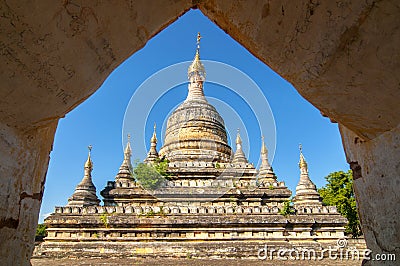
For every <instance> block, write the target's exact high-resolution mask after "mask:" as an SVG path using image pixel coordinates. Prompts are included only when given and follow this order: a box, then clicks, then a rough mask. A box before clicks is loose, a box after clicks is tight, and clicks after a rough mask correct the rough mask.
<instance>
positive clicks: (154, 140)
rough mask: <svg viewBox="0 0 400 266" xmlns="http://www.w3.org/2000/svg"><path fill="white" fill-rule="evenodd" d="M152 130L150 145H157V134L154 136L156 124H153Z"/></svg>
mask: <svg viewBox="0 0 400 266" xmlns="http://www.w3.org/2000/svg"><path fill="white" fill-rule="evenodd" d="M153 128H154V130H153V136H152V137H151V143H155V144H157V134H156V123H155V122H154V127H153Z"/></svg>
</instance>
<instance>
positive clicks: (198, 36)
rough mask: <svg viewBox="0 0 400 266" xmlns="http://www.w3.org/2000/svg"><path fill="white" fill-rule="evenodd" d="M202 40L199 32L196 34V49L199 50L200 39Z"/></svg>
mask: <svg viewBox="0 0 400 266" xmlns="http://www.w3.org/2000/svg"><path fill="white" fill-rule="evenodd" d="M201 38H203V37H202V36H201V35H200V32H198V33H197V49H200V39H201Z"/></svg>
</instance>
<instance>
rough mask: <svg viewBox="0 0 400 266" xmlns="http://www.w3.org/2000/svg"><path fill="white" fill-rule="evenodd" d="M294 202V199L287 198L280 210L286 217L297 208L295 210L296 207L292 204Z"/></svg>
mask: <svg viewBox="0 0 400 266" xmlns="http://www.w3.org/2000/svg"><path fill="white" fill-rule="evenodd" d="M292 203H293V202H292V199H290V200H286V201H285V202H284V203H283V206H282V209H281V210H280V211H279V213H280V214H282V215H283V216H285V217H286V216H288V215H290V214H294V213H295V210H294V208H293V206H292Z"/></svg>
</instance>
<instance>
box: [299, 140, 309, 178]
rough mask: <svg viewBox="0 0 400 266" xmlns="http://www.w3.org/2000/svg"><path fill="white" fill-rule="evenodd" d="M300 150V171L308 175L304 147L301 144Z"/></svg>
mask: <svg viewBox="0 0 400 266" xmlns="http://www.w3.org/2000/svg"><path fill="white" fill-rule="evenodd" d="M299 150H300V161H299V167H300V170H301V171H302V172H303V171H304V173H308V167H307V162H306V159H305V158H304V155H303V146H302V145H301V144H299Z"/></svg>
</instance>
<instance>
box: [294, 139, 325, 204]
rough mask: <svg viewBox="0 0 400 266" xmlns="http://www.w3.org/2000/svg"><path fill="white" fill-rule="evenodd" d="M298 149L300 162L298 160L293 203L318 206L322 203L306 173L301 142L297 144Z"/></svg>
mask: <svg viewBox="0 0 400 266" xmlns="http://www.w3.org/2000/svg"><path fill="white" fill-rule="evenodd" d="M299 149H300V162H299V167H300V181H299V183H298V184H297V186H296V196H295V197H294V199H293V202H294V205H295V206H303V205H306V206H315V205H317V206H320V205H322V203H321V197H320V196H319V193H318V191H317V187H316V186H315V184H314V183H313V182H312V181H311V179H310V177H309V175H308V166H307V162H306V159H305V158H304V155H303V147H302V145H301V144H300V145H299Z"/></svg>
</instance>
